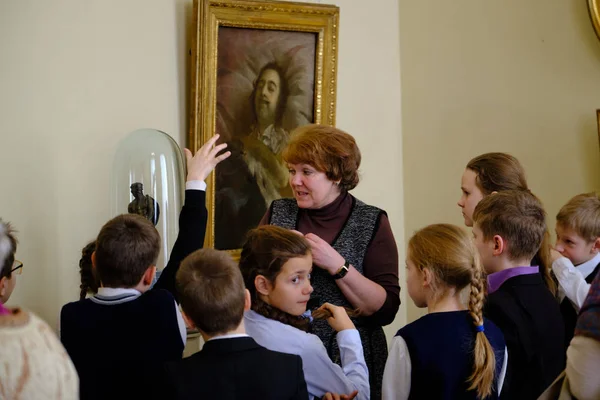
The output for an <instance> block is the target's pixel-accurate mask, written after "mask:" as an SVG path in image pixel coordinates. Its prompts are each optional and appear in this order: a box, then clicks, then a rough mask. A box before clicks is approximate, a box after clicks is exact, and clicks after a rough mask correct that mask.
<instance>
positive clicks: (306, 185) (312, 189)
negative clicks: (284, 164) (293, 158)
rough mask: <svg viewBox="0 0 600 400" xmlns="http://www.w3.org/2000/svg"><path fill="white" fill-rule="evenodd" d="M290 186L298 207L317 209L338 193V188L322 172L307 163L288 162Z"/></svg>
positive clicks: (330, 200)
mask: <svg viewBox="0 0 600 400" xmlns="http://www.w3.org/2000/svg"><path fill="white" fill-rule="evenodd" d="M288 168H289V171H290V186H291V188H292V190H293V191H294V197H295V198H296V202H297V203H298V207H299V208H310V209H319V208H323V207H325V206H326V205H328V204H330V203H331V202H333V201H334V200H335V199H336V198H337V197H338V196H339V195H340V188H339V186H338V185H336V183H335V182H333V181H330V180H329V179H328V178H327V176H326V175H325V173H324V172H321V171H317V169H316V168H315V167H313V166H312V165H309V164H288Z"/></svg>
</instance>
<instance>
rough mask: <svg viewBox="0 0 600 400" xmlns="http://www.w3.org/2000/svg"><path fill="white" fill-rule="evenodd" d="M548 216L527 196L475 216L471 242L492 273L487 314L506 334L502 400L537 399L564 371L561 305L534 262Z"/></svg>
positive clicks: (491, 201)
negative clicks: (505, 363)
mask: <svg viewBox="0 0 600 400" xmlns="http://www.w3.org/2000/svg"><path fill="white" fill-rule="evenodd" d="M545 218H546V213H545V212H544V209H543V208H542V205H541V204H540V202H539V201H538V199H537V198H536V197H535V196H534V195H532V194H531V193H530V192H529V191H524V190H506V191H501V192H498V193H494V194H492V195H490V196H487V197H485V198H484V199H483V200H481V201H480V202H479V204H478V205H477V207H476V208H475V212H474V213H473V222H474V224H473V236H474V240H475V245H476V246H477V250H478V251H479V255H480V257H481V262H482V264H483V267H484V269H485V270H486V272H487V273H488V292H489V294H488V299H487V304H486V305H485V308H484V314H485V315H486V316H487V317H488V318H489V319H491V320H492V321H493V322H494V323H496V325H497V326H498V327H499V328H500V329H501V330H502V333H503V334H504V338H505V340H506V346H507V348H508V367H507V371H506V379H505V381H504V386H503V389H502V392H501V393H500V398H501V399H536V398H537V397H538V396H539V395H540V394H541V393H542V392H543V391H544V390H545V388H546V387H548V386H549V385H550V384H551V383H552V381H554V379H555V378H556V377H557V376H558V375H559V374H560V373H561V371H562V370H563V369H564V367H565V351H564V347H563V341H564V325H563V321H562V317H561V314H560V309H559V306H558V302H557V301H556V300H555V298H554V296H553V295H552V293H550V291H549V290H548V288H547V287H546V285H545V284H544V281H543V279H542V276H541V275H540V273H539V268H538V266H532V265H531V260H532V258H533V256H534V255H535V254H536V253H537V251H538V250H539V248H540V246H541V243H542V239H543V237H544V234H545V231H546V219H545Z"/></svg>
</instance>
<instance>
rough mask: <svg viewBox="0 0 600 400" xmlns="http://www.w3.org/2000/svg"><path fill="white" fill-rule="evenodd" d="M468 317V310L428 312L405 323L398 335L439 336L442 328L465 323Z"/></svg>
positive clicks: (450, 327)
mask: <svg viewBox="0 0 600 400" xmlns="http://www.w3.org/2000/svg"><path fill="white" fill-rule="evenodd" d="M467 318H468V312H467V311H453V312H436V313H431V314H426V315H424V316H422V317H421V318H419V319H417V320H416V321H413V322H411V323H410V324H407V325H405V326H404V327H403V328H401V329H400V330H399V331H398V332H397V333H396V335H397V336H408V335H423V334H424V335H433V336H437V334H438V332H439V331H440V329H446V328H449V329H452V328H453V327H454V328H456V327H458V326H461V325H464V324H465V321H466V320H467Z"/></svg>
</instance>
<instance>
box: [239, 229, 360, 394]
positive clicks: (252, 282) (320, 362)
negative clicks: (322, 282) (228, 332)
mask: <svg viewBox="0 0 600 400" xmlns="http://www.w3.org/2000/svg"><path fill="white" fill-rule="evenodd" d="M312 268H313V258H312V253H311V247H310V244H309V243H308V241H307V240H306V239H305V238H304V237H303V236H302V235H301V234H298V233H294V232H292V231H290V230H287V229H284V228H280V227H277V226H273V225H265V226H261V227H258V228H256V229H253V230H251V231H250V232H249V233H248V237H247V240H246V243H245V244H244V246H243V248H242V254H241V256H240V270H241V271H242V276H243V277H244V283H245V285H246V288H247V289H248V291H250V297H251V301H252V306H251V310H249V311H247V312H246V313H245V315H244V326H245V328H246V332H247V333H248V334H249V335H250V336H251V337H252V338H253V339H254V340H256V342H257V343H258V344H260V345H261V346H263V347H266V348H267V349H269V350H274V351H280V352H283V353H290V354H296V355H299V356H300V357H302V362H303V368H304V377H305V380H306V385H307V388H308V393H309V395H310V397H311V398H313V397H316V398H321V397H323V396H324V395H325V394H326V393H328V392H333V393H339V394H344V395H351V397H350V398H353V397H352V396H353V395H355V392H356V391H358V396H357V397H356V398H357V399H369V396H370V389H369V372H368V369H367V365H366V363H365V357H364V353H363V347H362V343H361V339H360V335H359V333H358V331H357V330H356V328H355V326H354V324H353V323H352V321H351V320H350V318H349V317H348V314H347V313H346V310H345V309H344V308H343V307H338V306H334V305H332V304H330V303H325V304H323V305H322V306H321V308H319V310H318V311H319V313H317V314H321V315H322V317H323V318H325V319H326V321H327V323H329V325H330V326H331V328H332V329H333V330H334V331H336V332H337V333H336V335H335V336H334V337H335V339H336V341H337V344H338V345H339V348H340V361H341V367H340V365H338V364H336V363H334V362H333V361H332V360H331V359H330V356H329V355H328V353H327V349H326V348H325V346H324V345H323V343H322V342H321V340H320V339H319V337H317V336H316V335H313V334H311V333H308V332H307V330H309V324H310V317H309V316H308V315H307V314H306V307H307V303H308V300H309V299H310V295H311V293H312V291H313V288H312V286H311V282H310V279H311V276H310V274H311V272H312Z"/></svg>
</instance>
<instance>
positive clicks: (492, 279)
mask: <svg viewBox="0 0 600 400" xmlns="http://www.w3.org/2000/svg"><path fill="white" fill-rule="evenodd" d="M539 272H540V267H538V266H537V265H532V266H530V267H514V268H508V269H505V270H503V271H499V272H494V273H493V274H489V275H488V277H487V281H488V293H494V292H495V291H496V290H498V289H500V286H502V284H503V283H504V282H506V281H507V280H509V279H510V278H512V277H514V276H519V275H531V274H537V273H539Z"/></svg>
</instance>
